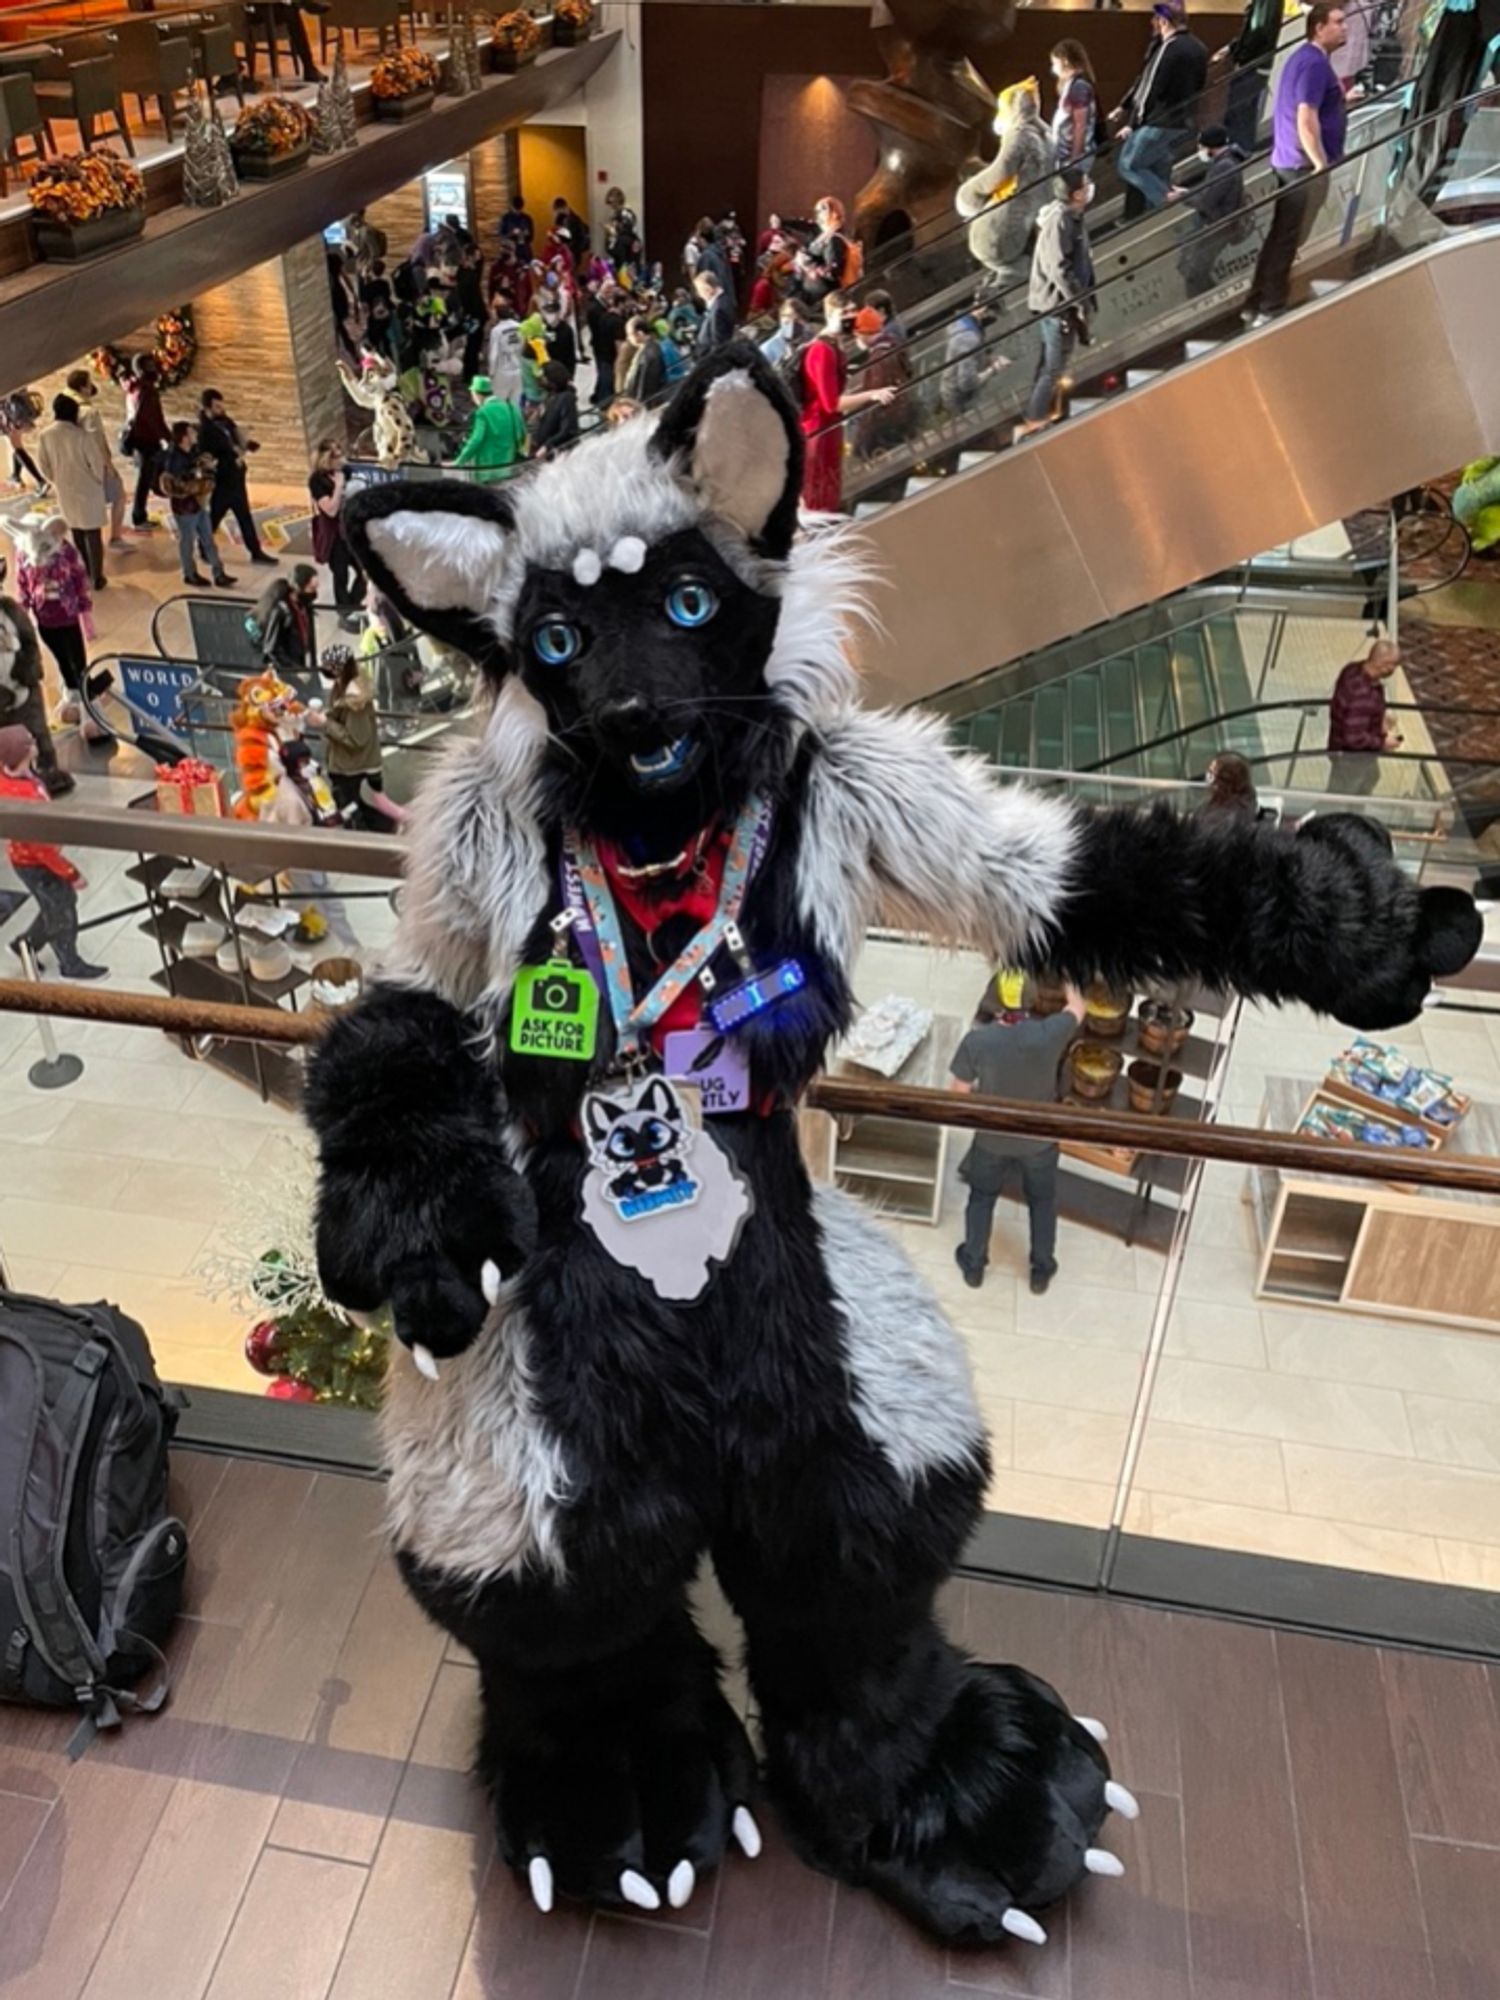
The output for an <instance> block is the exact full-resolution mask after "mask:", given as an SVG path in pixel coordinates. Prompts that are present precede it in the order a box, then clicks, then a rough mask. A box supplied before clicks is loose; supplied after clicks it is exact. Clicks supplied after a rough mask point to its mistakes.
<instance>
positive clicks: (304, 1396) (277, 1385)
mask: <svg viewBox="0 0 1500 2000" xmlns="http://www.w3.org/2000/svg"><path fill="white" fill-rule="evenodd" d="M266 1394H267V1395H268V1396H274V1397H275V1398H276V1401H277V1402H278V1403H315V1402H317V1400H318V1392H317V1390H316V1389H313V1388H309V1386H308V1384H307V1383H306V1382H294V1381H293V1380H292V1378H291V1376H290V1375H278V1376H277V1378H276V1380H275V1381H274V1382H268V1383H267V1384H266Z"/></svg>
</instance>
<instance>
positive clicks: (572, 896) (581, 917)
mask: <svg viewBox="0 0 1500 2000" xmlns="http://www.w3.org/2000/svg"><path fill="white" fill-rule="evenodd" d="M770 835H771V804H770V801H769V799H766V798H763V797H762V798H753V799H751V800H750V801H749V803H748V804H747V805H746V806H745V808H744V810H743V811H742V812H741V814H740V816H739V818H738V819H737V820H736V821H735V825H734V832H733V834H732V835H731V837H730V841H729V852H728V853H727V854H726V856H725V857H724V876H723V880H722V882H721V883H720V885H719V901H718V907H717V908H716V909H715V911H714V914H713V916H712V917H711V918H710V919H709V921H708V922H707V923H706V924H705V925H704V926H703V928H702V930H700V931H699V932H698V934H697V936H696V937H695V938H694V939H693V940H692V942H691V943H690V944H689V945H688V946H687V947H686V949H685V950H683V951H682V952H680V953H679V954H678V956H677V958H676V959H674V960H673V962H672V964H671V965H669V966H668V967H667V969H666V971H665V972H664V973H662V975H661V977H660V978H659V979H658V980H657V982H656V984H655V985H654V986H653V987H652V988H651V991H650V992H649V993H648V994H647V995H646V996H645V998H644V999H643V1000H639V1001H638V1000H637V999H636V997H635V989H634V988H633V987H632V985H631V983H630V965H629V961H628V959H627V956H626V952H625V939H624V936H623V934H622V932H621V929H620V917H619V912H618V911H617V910H616V908H615V899H614V894H613V892H612V891H611V889H610V886H609V877H608V876H607V875H606V874H605V872H604V865H603V863H602V862H601V861H600V859H599V855H598V851H597V850H596V849H595V847H594V845H593V843H592V842H591V841H578V842H575V841H573V840H572V839H571V838H570V839H569V840H568V842H567V843H566V845H565V846H564V849H563V857H562V877H563V892H564V894H565V896H566V897H567V902H568V910H569V912H570V914H571V917H572V925H573V931H574V934H575V936H576V937H577V939H578V944H579V948H580V950H581V951H582V952H583V956H584V959H585V962H586V963H587V965H588V968H589V970H590V972H591V973H592V974H593V975H594V978H595V980H596V982H597V983H598V984H599V985H600V986H601V987H602V988H603V990H604V993H605V996H606V998H607V999H608V1001H609V1011H610V1013H611V1015H612V1016H613V1017H614V1024H615V1039H616V1042H617V1044H618V1052H619V1055H620V1058H621V1060H622V1061H623V1062H625V1063H627V1064H628V1063H632V1062H635V1061H638V1060H639V1058H640V1056H641V1054H642V1043H643V1041H644V1039H645V1037H646V1036H647V1035H648V1034H649V1033H650V1031H651V1029H652V1028H654V1027H655V1025H656V1023H657V1022H658V1021H659V1020H660V1019H661V1018H662V1016H663V1015H664V1014H665V1013H666V1012H667V1009H668V1008H669V1007H670V1006H671V1005H672V1003H673V1002H674V1001H675V1000H676V999H677V998H678V997H679V996H680V995H681V994H682V992H683V991H684V990H685V988H686V987H687V986H688V984H689V983H690V982H691V981H692V980H694V979H697V978H698V977H699V976H700V975H701V974H702V973H703V971H704V969H705V968H706V967H707V965H708V962H709V960H710V959H711V958H712V957H713V955H714V953H715V952H716V951H717V950H718V949H719V947H720V946H721V945H722V944H724V943H725V942H726V940H727V939H728V936H729V933H730V930H731V928H732V927H733V926H734V925H735V923H736V921H737V919H738V917H739V914H740V909H741V906H742V905H743V903H744V900H745V891H746V889H747V888H748V887H749V884H750V878H751V877H752V875H753V874H754V873H755V870H756V869H757V868H758V867H759V866H760V862H761V858H762V856H763V855H764V854H765V851H766V847H767V845H768V844H769V841H770Z"/></svg>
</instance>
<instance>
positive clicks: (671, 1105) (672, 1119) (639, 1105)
mask: <svg viewBox="0 0 1500 2000" xmlns="http://www.w3.org/2000/svg"><path fill="white" fill-rule="evenodd" d="M635 1106H636V1109H637V1111H645V1112H649V1114H650V1115H651V1116H652V1117H653V1118H662V1119H665V1120H666V1122H667V1124H669V1125H680V1124H681V1123H682V1106H681V1105H680V1104H679V1103H678V1102H677V1094H676V1092H675V1091H673V1090H671V1089H669V1088H668V1086H667V1084H666V1083H664V1082H663V1080H662V1079H661V1077H659V1076H653V1077H652V1078H651V1080H650V1082H649V1083H648V1084H647V1085H646V1087H645V1089H644V1090H643V1091H642V1092H641V1094H640V1096H639V1097H638V1098H637V1099H636V1100H635Z"/></svg>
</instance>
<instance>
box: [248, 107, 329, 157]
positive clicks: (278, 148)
mask: <svg viewBox="0 0 1500 2000" xmlns="http://www.w3.org/2000/svg"><path fill="white" fill-rule="evenodd" d="M312 135H313V119H312V114H311V113H310V112H307V111H304V110H303V108H302V106H301V105H300V104H294V103H293V102H292V100H291V99H290V98H289V97H263V98H260V99H259V100H258V101H257V102H256V103H254V104H250V105H247V106H246V107H245V109H244V110H243V111H242V112H241V113H240V115H239V117H238V118H237V119H236V120H235V126H234V130H233V132H231V133H230V135H229V146H230V150H231V152H234V153H253V154H261V155H264V156H265V157H267V158H269V159H273V160H279V159H284V158H285V157H286V155H287V154H288V153H295V152H298V151H300V150H301V148H302V147H304V146H308V145H311V143H312Z"/></svg>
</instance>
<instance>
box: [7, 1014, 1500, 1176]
mask: <svg viewBox="0 0 1500 2000" xmlns="http://www.w3.org/2000/svg"><path fill="white" fill-rule="evenodd" d="M0 1014H45V1015H47V1016H49V1017H50V1018H51V1019H54V1020H72V1021H107V1022H110V1023H112V1024H114V1025H118V1026H123V1027H141V1028H160V1029H161V1030H163V1032H165V1033H167V1034H174V1035H219V1036H222V1037H223V1038H224V1039H225V1040H228V1041H265V1042H274V1043H276V1044H277V1045H278V1046H281V1047H291V1046H297V1045H307V1044H310V1043H313V1042H315V1041H317V1039H318V1037H319V1036H320V1035H321V1034H322V1032H323V1030H324V1027H325V1025H326V1018H327V1017H326V1016H324V1015H321V1014H317V1013H303V1014H293V1013H290V1012H288V1011H287V1010H286V1009H284V1008H279V1007H244V1006H236V1005H232V1004H230V1003H228V1002H225V1001H218V1000H176V999H165V998H162V997H160V996H158V995H156V994H142V993H111V992H108V991H106V990H102V989H101V988H99V987H97V986H78V985H69V984H67V983H66V982H57V983H54V982H52V981H48V982H47V983H46V984H38V983H34V982H33V981H31V980H27V979H0ZM804 1101H805V1102H806V1103H807V1104H808V1105H810V1106H811V1107H812V1108H813V1109H815V1110H818V1111H829V1112H833V1113H840V1112H843V1113H855V1114H870V1113H874V1114H876V1115H878V1116H880V1117H882V1118H900V1119H905V1120H907V1121H909V1122H910V1123H913V1124H917V1125H950V1126H953V1127H956V1128H957V1129H959V1130H961V1131H965V1132H996V1133H1001V1134H1004V1135H1006V1136H1008V1137H1012V1138H1021V1139H1044V1140H1049V1141H1054V1142H1055V1141H1060V1140H1071V1141H1074V1142H1076V1143H1084V1144H1088V1145H1094V1146H1119V1147H1128V1148H1130V1149H1131V1150H1132V1151H1135V1152H1141V1153H1154V1154H1156V1155H1158V1156H1167V1157H1174V1158H1178V1159H1189V1160H1225V1161H1229V1162H1231V1163H1232V1164H1235V1165H1240V1166H1256V1167H1280V1168H1284V1169H1287V1170H1289V1171H1292V1172H1298V1173H1312V1174H1327V1175H1331V1176H1333V1177H1334V1178H1336V1179H1339V1180H1372V1181H1396V1182H1400V1183H1401V1184H1402V1185H1403V1186H1406V1187H1434V1188H1452V1189H1454V1190H1455V1191H1457V1192H1459V1193H1463V1194H1471V1195H1497V1194H1500V1159H1495V1158H1492V1157H1491V1156H1489V1155H1488V1154H1474V1153H1468V1154H1465V1153H1416V1152H1408V1151H1407V1150H1405V1149H1404V1148H1403V1149H1402V1150H1400V1151H1399V1152H1398V1151H1395V1150H1394V1149H1388V1148H1386V1147H1383V1146H1346V1145H1344V1144H1342V1143H1341V1142H1340V1141H1338V1140H1336V1139H1314V1138H1304V1137H1301V1136H1300V1135H1297V1134H1294V1133H1290V1132H1265V1131H1262V1130H1258V1129H1257V1128H1256V1127H1254V1126H1250V1125H1200V1124H1192V1123H1189V1122H1188V1121H1187V1120H1185V1119H1181V1120H1178V1119H1169V1118H1151V1117H1140V1116H1137V1115H1136V1114H1135V1113H1133V1112H1127V1111H1085V1110H1082V1109H1080V1108H1079V1107H1077V1106H1075V1105H1067V1106H1063V1105H1055V1104H1021V1103H1015V1102H1012V1101H1011V1100H1009V1099H1007V1098H1000V1097H976V1096H972V1095H961V1094H959V1093H957V1092H953V1091H947V1090H918V1089H914V1088H912V1087H911V1086H910V1085H907V1084H900V1083H865V1082H861V1081H858V1080H856V1079H854V1078H849V1077H832V1076H820V1077H816V1078H815V1079H814V1080H813V1082H812V1083H811V1084H810V1085H809V1086H808V1089H807V1094H806V1097H805V1100H804Z"/></svg>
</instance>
